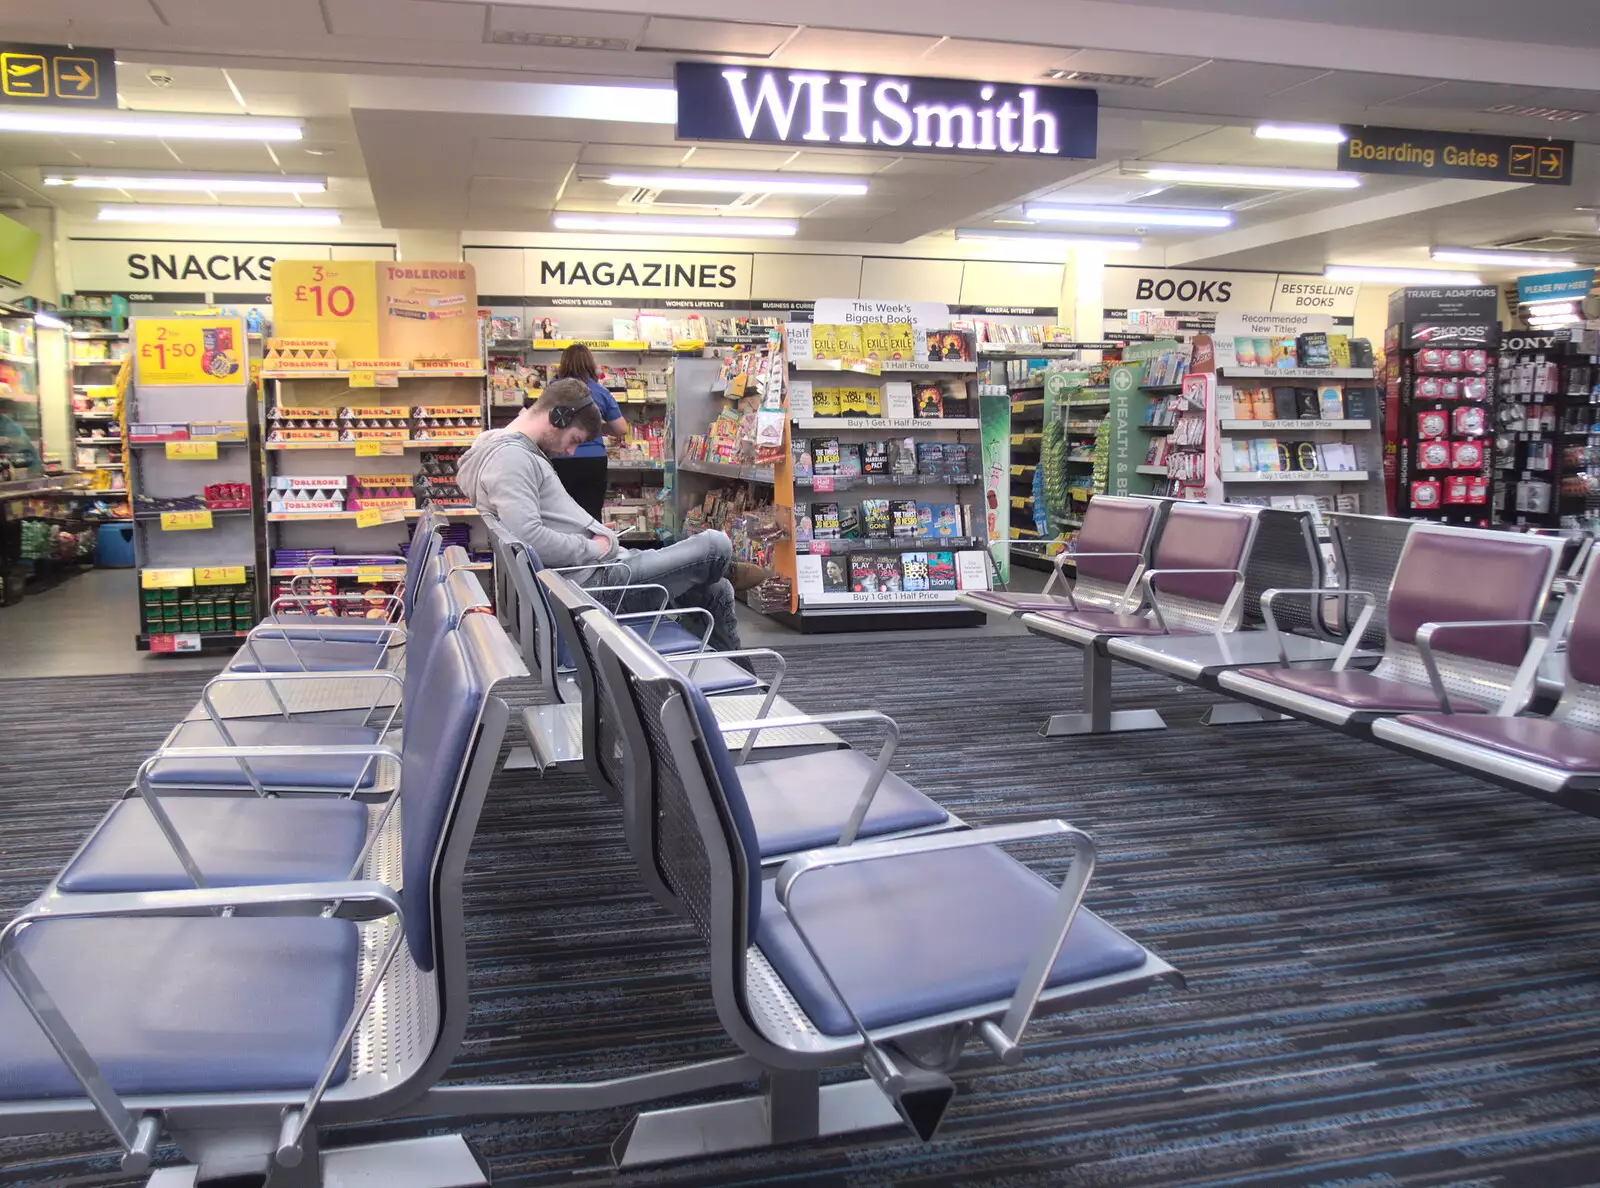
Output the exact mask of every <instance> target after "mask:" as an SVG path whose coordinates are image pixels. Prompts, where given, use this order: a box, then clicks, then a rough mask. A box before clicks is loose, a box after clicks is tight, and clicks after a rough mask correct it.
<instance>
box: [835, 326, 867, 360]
mask: <svg viewBox="0 0 1600 1188" xmlns="http://www.w3.org/2000/svg"><path fill="white" fill-rule="evenodd" d="M833 340H834V342H836V343H837V344H838V346H839V355H838V357H839V358H841V359H859V358H861V327H860V326H855V325H847V326H835V327H834V328H833Z"/></svg>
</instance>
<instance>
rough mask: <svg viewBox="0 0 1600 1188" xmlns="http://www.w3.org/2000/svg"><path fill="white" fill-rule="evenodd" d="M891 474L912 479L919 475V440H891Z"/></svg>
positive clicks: (894, 438)
mask: <svg viewBox="0 0 1600 1188" xmlns="http://www.w3.org/2000/svg"><path fill="white" fill-rule="evenodd" d="M889 472H890V473H891V474H898V475H903V476H905V477H906V478H910V477H911V476H912V475H914V474H916V473H917V440H916V438H914V437H891V438H890V439H889Z"/></svg>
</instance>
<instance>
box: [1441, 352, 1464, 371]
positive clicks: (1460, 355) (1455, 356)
mask: <svg viewBox="0 0 1600 1188" xmlns="http://www.w3.org/2000/svg"><path fill="white" fill-rule="evenodd" d="M1466 364H1467V355H1466V352H1465V351H1458V350H1447V351H1445V352H1444V363H1443V369H1444V370H1445V371H1460V370H1461V369H1462V368H1463V367H1465V366H1466Z"/></svg>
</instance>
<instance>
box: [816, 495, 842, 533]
mask: <svg viewBox="0 0 1600 1188" xmlns="http://www.w3.org/2000/svg"><path fill="white" fill-rule="evenodd" d="M811 538H812V539H813V540H838V539H839V505H838V504H837V503H813V504H812V505H811Z"/></svg>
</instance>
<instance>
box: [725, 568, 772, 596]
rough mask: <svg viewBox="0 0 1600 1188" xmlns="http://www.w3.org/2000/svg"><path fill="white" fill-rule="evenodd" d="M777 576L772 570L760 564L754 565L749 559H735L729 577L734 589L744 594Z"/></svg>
mask: <svg viewBox="0 0 1600 1188" xmlns="http://www.w3.org/2000/svg"><path fill="white" fill-rule="evenodd" d="M777 576H778V575H777V574H775V573H774V572H773V571H772V570H770V569H766V568H764V567H762V566H760V565H752V564H751V563H750V562H748V561H735V562H734V563H733V569H732V571H731V572H730V573H729V574H728V579H729V580H730V581H731V582H733V588H734V590H736V591H737V592H739V593H741V594H742V593H744V592H745V591H746V590H752V589H754V588H755V587H757V586H759V585H760V584H761V583H762V582H765V581H770V580H771V579H773V578H775V577H777Z"/></svg>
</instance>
